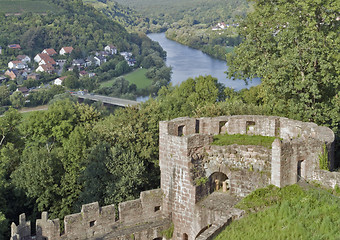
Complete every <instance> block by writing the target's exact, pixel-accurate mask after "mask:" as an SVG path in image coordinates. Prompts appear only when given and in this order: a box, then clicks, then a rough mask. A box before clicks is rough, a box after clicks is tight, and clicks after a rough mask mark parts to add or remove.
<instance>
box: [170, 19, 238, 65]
mask: <svg viewBox="0 0 340 240" xmlns="http://www.w3.org/2000/svg"><path fill="white" fill-rule="evenodd" d="M234 31H235V29H234V28H233V29H225V30H218V31H214V30H212V29H210V28H209V27H208V26H207V25H203V24H201V25H198V26H195V27H182V28H179V29H173V28H169V29H168V30H167V31H166V32H165V36H166V38H168V39H170V40H173V41H176V42H178V43H180V44H183V45H185V46H188V47H191V48H194V49H197V50H200V51H202V52H204V53H206V54H208V55H209V56H211V57H213V58H216V59H219V60H223V61H226V55H227V54H228V53H230V52H232V51H233V50H234V47H235V46H236V45H238V44H239V43H240V42H241V39H240V37H239V36H238V35H237V34H236V33H235V32H234Z"/></svg>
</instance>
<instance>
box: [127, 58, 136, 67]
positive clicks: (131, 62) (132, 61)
mask: <svg viewBox="0 0 340 240" xmlns="http://www.w3.org/2000/svg"><path fill="white" fill-rule="evenodd" d="M127 63H128V65H129V66H130V67H133V66H135V64H136V60H135V59H129V60H127Z"/></svg>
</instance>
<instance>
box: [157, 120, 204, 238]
mask: <svg viewBox="0 0 340 240" xmlns="http://www.w3.org/2000/svg"><path fill="white" fill-rule="evenodd" d="M185 122H187V123H188V122H189V123H191V124H189V125H185V127H184V128H185V131H183V135H184V134H193V133H195V132H196V129H194V128H195V126H196V121H195V120H194V121H192V120H190V121H187V120H186V119H178V121H175V122H170V123H169V122H160V124H159V125H160V126H159V128H160V139H159V142H160V148H159V155H160V163H159V165H160V169H161V188H162V190H163V193H164V197H163V213H164V214H165V215H166V216H170V217H171V219H172V221H173V223H174V225H175V227H174V235H173V239H182V236H183V235H185V234H187V235H188V236H189V239H193V237H192V236H193V234H192V226H191V224H192V222H193V221H194V217H195V216H194V212H193V209H194V208H195V186H194V185H193V180H192V178H191V176H190V169H191V157H190V149H191V146H193V145H194V146H195V147H197V148H199V147H202V146H204V145H205V144H206V143H205V140H206V139H204V138H200V137H199V136H198V135H197V137H196V138H195V137H193V138H191V139H190V138H189V137H181V136H178V135H181V134H178V128H182V126H183V124H184V123H185ZM192 124H193V125H192ZM190 145H191V146H190Z"/></svg>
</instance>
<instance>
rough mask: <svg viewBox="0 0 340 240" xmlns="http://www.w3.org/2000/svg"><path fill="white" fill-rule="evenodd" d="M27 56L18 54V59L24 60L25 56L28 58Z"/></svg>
mask: <svg viewBox="0 0 340 240" xmlns="http://www.w3.org/2000/svg"><path fill="white" fill-rule="evenodd" d="M26 57H27V56H26V55H18V56H17V59H19V60H22V59H24V58H26Z"/></svg>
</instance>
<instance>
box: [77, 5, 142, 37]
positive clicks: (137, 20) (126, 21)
mask: <svg viewBox="0 0 340 240" xmlns="http://www.w3.org/2000/svg"><path fill="white" fill-rule="evenodd" d="M83 2H84V3H85V4H87V5H91V6H93V7H94V8H95V9H97V10H99V11H101V12H102V13H104V14H105V15H106V16H108V17H109V18H111V19H113V20H114V21H115V22H118V23H119V24H121V25H122V26H124V27H125V28H126V29H127V30H128V31H135V30H138V31H142V32H147V29H148V22H147V19H146V17H143V16H142V15H141V14H139V13H137V12H136V11H134V10H133V9H131V8H129V7H126V6H123V5H121V4H118V3H116V2H114V1H107V2H106V3H104V2H103V1H97V0H83Z"/></svg>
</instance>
